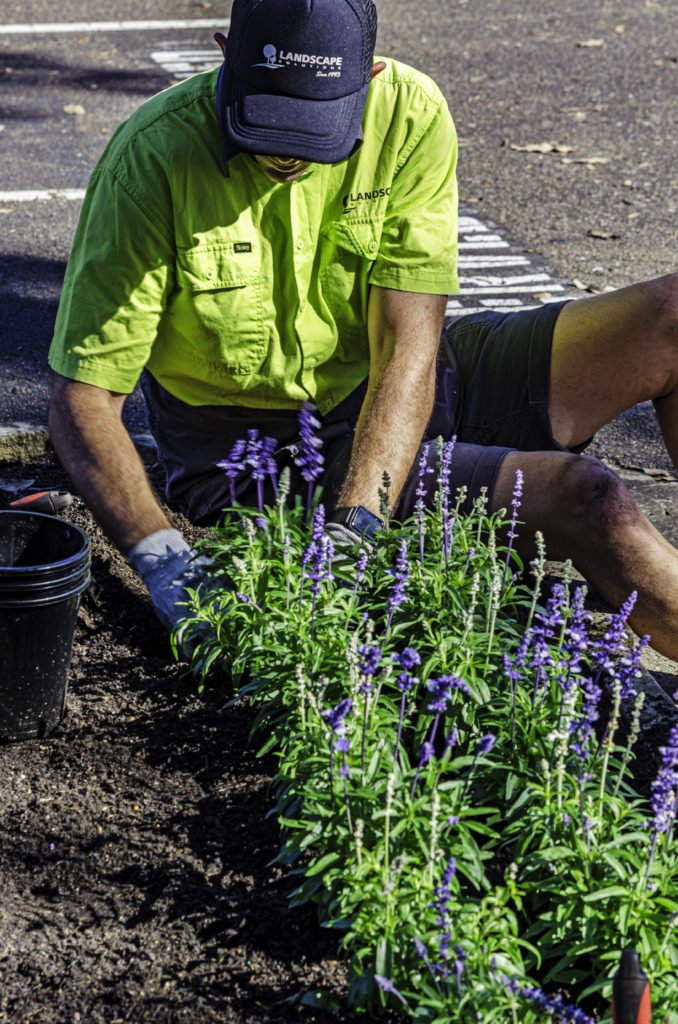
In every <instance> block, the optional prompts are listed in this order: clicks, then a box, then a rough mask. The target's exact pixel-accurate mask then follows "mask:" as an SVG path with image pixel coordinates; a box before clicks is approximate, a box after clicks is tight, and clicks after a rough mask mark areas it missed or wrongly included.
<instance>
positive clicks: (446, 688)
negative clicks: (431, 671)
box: [426, 676, 471, 714]
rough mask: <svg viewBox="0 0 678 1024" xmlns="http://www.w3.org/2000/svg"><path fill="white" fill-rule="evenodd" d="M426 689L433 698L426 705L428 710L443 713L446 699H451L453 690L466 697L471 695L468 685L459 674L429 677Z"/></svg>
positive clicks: (446, 702) (445, 707)
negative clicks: (435, 677) (436, 677)
mask: <svg viewBox="0 0 678 1024" xmlns="http://www.w3.org/2000/svg"><path fill="white" fill-rule="evenodd" d="M426 689H427V690H429V692H430V693H432V694H433V700H432V701H431V703H430V704H429V705H428V710H429V711H435V712H437V713H438V714H444V713H445V711H446V709H447V704H448V701H450V700H451V698H452V694H453V693H454V692H455V691H459V692H461V693H463V694H465V695H466V696H467V697H470V696H471V688H470V686H469V685H468V683H466V682H464V680H463V679H461V678H460V677H459V676H440V677H439V678H438V679H429V681H428V682H427V684H426Z"/></svg>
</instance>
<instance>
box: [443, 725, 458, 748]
mask: <svg viewBox="0 0 678 1024" xmlns="http://www.w3.org/2000/svg"><path fill="white" fill-rule="evenodd" d="M458 743H459V732H458V730H457V727H456V725H455V726H453V727H452V729H451V730H450V732H449V733H448V734H447V738H446V740H445V749H446V750H454V748H455V747H456V746H457V744H458Z"/></svg>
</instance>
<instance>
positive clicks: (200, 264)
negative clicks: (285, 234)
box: [177, 241, 260, 292]
mask: <svg viewBox="0 0 678 1024" xmlns="http://www.w3.org/2000/svg"><path fill="white" fill-rule="evenodd" d="M177 264H178V267H179V270H180V272H181V276H182V277H183V278H184V281H185V283H186V286H187V287H188V288H190V290H191V291H193V292H208V291H215V290H218V289H220V288H240V287H242V286H243V285H246V284H251V283H252V282H253V281H257V280H258V279H259V275H260V254H259V252H258V246H257V244H256V243H255V242H245V241H242V242H238V241H233V242H223V243H221V244H219V245H210V246H200V247H198V248H195V249H184V250H183V251H180V252H178V253H177Z"/></svg>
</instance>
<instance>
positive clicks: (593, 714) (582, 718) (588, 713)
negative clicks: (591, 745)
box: [569, 678, 603, 765]
mask: <svg viewBox="0 0 678 1024" xmlns="http://www.w3.org/2000/svg"><path fill="white" fill-rule="evenodd" d="M581 690H582V693H583V700H582V705H581V711H580V714H579V716H578V717H577V718H576V719H574V720H573V721H572V722H571V723H570V727H569V732H570V735H571V736H573V737H574V739H573V740H572V749H573V751H574V753H575V754H576V755H577V757H578V759H579V763H580V765H583V763H584V761H585V760H586V744H587V741H588V739H589V737H590V736H591V734H592V732H593V727H594V725H595V723H596V722H597V721H598V718H599V717H600V712H599V705H600V698H601V697H602V695H603V691H602V690H601V688H600V687H599V686H598V684H597V683H596V682H595V680H593V679H591V678H586V679H583V680H582V683H581Z"/></svg>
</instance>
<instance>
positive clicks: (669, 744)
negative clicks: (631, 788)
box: [650, 725, 678, 832]
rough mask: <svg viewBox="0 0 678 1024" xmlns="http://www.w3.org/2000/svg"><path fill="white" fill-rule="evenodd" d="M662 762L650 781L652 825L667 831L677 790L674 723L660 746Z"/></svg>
mask: <svg viewBox="0 0 678 1024" xmlns="http://www.w3.org/2000/svg"><path fill="white" fill-rule="evenodd" d="M659 752H660V754H661V758H662V763H661V768H660V769H659V772H658V774H657V778H656V779H655V780H654V782H653V783H652V794H651V801H650V802H651V804H652V810H653V812H654V818H653V821H652V827H653V829H654V830H655V831H657V832H668V831H669V829H670V828H671V826H672V825H673V819H674V817H675V803H676V795H677V790H678V771H677V770H676V769H677V768H678V725H674V727H673V729H672V730H671V733H670V734H669V738H668V740H667V741H666V746H664V747H660V748H659Z"/></svg>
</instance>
